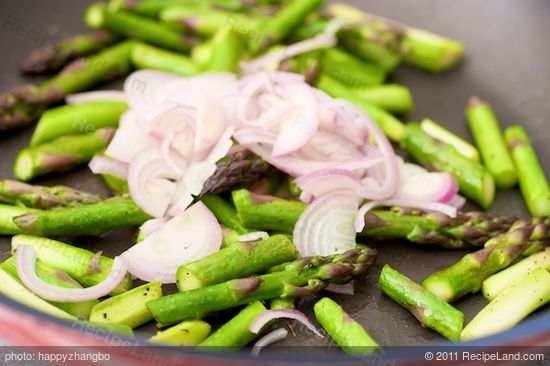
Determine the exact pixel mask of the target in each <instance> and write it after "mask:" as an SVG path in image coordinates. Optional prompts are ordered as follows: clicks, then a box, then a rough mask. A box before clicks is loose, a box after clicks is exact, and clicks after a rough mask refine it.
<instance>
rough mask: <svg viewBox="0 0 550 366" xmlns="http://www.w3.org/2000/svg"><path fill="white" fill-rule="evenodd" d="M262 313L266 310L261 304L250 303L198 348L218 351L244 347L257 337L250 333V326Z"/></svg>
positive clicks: (257, 302)
mask: <svg viewBox="0 0 550 366" xmlns="http://www.w3.org/2000/svg"><path fill="white" fill-rule="evenodd" d="M264 311H266V308H265V306H263V305H262V303H261V302H259V301H255V302H253V303H251V304H250V305H248V306H247V307H245V308H244V309H243V310H241V311H240V312H239V313H238V314H237V315H236V316H235V317H234V318H232V319H231V320H229V321H228V322H227V323H225V324H224V325H222V327H221V328H220V329H218V330H217V331H215V332H214V333H212V334H211V335H210V336H209V337H208V338H206V339H205V340H204V341H202V342H201V343H200V344H199V345H198V347H199V348H207V349H212V350H215V351H219V350H223V349H235V348H239V347H244V346H246V345H247V344H248V343H250V342H252V340H253V339H254V338H256V337H257V336H258V335H257V334H254V333H252V332H251V331H250V325H251V324H252V322H253V321H254V320H255V319H256V318H257V317H258V315H260V314H261V313H263V312H264Z"/></svg>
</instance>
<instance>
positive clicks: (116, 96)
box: [65, 90, 126, 104]
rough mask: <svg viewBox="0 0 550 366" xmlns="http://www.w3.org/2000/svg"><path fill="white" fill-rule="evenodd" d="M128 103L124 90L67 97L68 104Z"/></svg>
mask: <svg viewBox="0 0 550 366" xmlns="http://www.w3.org/2000/svg"><path fill="white" fill-rule="evenodd" d="M102 100H104V101H121V102H125V101H126V95H125V94H124V92H123V91H122V90H99V91H91V92H85V93H77V94H69V95H67V96H66V97H65V102H66V103H67V104H81V103H88V102H96V101H102Z"/></svg>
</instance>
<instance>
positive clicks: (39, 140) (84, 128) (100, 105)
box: [30, 101, 128, 146]
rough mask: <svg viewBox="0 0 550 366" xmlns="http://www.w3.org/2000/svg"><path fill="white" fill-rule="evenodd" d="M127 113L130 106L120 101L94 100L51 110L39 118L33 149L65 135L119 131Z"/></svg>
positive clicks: (33, 137) (33, 138)
mask: <svg viewBox="0 0 550 366" xmlns="http://www.w3.org/2000/svg"><path fill="white" fill-rule="evenodd" d="M126 110H128V105H127V104H126V103H125V102H118V101H94V102H88V103H82V104H76V105H65V106H61V107H57V108H54V109H50V110H48V111H46V112H45V113H44V114H43V115H42V117H40V120H39V121H38V124H37V125H36V128H35V130H34V133H33V135H32V138H31V143H30V146H38V145H40V144H43V143H44V142H48V141H51V140H54V139H56V138H58V137H62V136H65V135H77V134H87V133H92V132H95V131H96V130H98V129H100V128H108V127H111V128H117V127H118V120H119V119H120V116H121V115H122V114H123V113H124V112H126Z"/></svg>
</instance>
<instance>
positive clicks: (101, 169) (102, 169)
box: [88, 156, 128, 179]
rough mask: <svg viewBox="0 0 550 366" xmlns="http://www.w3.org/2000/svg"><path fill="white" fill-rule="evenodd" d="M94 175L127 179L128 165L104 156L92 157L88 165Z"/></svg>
mask: <svg viewBox="0 0 550 366" xmlns="http://www.w3.org/2000/svg"><path fill="white" fill-rule="evenodd" d="M88 166H89V167H90V170H91V171H92V173H94V174H108V175H112V176H114V177H117V178H120V179H126V178H128V164H127V163H124V162H122V161H120V160H116V159H111V158H108V157H105V156H94V157H93V158H92V160H91V161H90V163H89V164H88Z"/></svg>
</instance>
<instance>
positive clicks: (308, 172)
mask: <svg viewBox="0 0 550 366" xmlns="http://www.w3.org/2000/svg"><path fill="white" fill-rule="evenodd" d="M106 96H108V97H109V98H113V94H112V93H110V94H109V93H108V94H106ZM94 97H95V98H101V95H100V94H98V95H95V96H94ZM124 97H125V100H126V101H127V102H128V105H129V108H130V109H129V110H128V112H126V113H125V114H124V115H123V117H122V118H121V120H120V127H119V129H118V130H117V133H116V135H115V137H114V138H113V140H112V142H111V144H110V145H109V147H108V149H107V151H106V152H105V156H102V157H96V158H95V159H94V160H93V161H92V162H91V163H90V168H91V169H92V171H93V172H94V173H97V174H111V175H115V176H117V177H120V178H124V179H127V180H128V186H129V190H130V195H131V197H132V199H133V200H134V201H135V202H136V204H138V205H139V206H140V207H141V208H142V209H143V210H144V211H145V212H147V213H148V214H150V215H151V216H153V217H154V219H152V220H150V221H149V222H147V223H146V224H145V225H144V226H143V228H142V231H143V233H144V234H145V239H144V240H143V241H142V242H140V243H139V244H136V245H135V246H133V247H132V248H130V249H129V250H128V251H126V252H125V253H124V254H123V255H122V256H123V257H124V258H125V259H126V260H127V261H128V268H129V271H130V272H131V273H132V274H133V275H134V276H136V277H138V278H140V279H142V280H144V281H152V280H161V281H162V282H164V283H174V282H175V275H176V270H177V268H178V266H180V265H182V264H184V263H187V262H189V261H193V260H197V259H199V258H202V257H204V256H207V255H209V254H211V253H213V252H215V251H217V250H219V248H220V245H221V241H222V231H221V228H220V225H219V223H218V222H217V220H216V218H215V217H214V215H213V214H212V213H211V212H210V211H209V210H208V208H207V207H206V206H204V205H203V204H202V203H201V202H200V201H199V202H196V203H194V204H193V202H194V201H195V197H196V196H197V195H198V194H199V193H200V192H201V190H202V186H203V185H204V183H205V181H206V180H207V179H208V178H209V177H210V176H211V175H212V174H213V173H214V171H215V169H216V162H217V161H218V160H220V159H222V158H223V157H224V156H226V155H227V153H228V152H229V151H230V149H249V150H251V151H252V152H254V153H255V154H257V155H259V156H261V157H262V158H263V159H265V160H266V161H268V162H269V163H270V164H272V165H273V166H275V167H276V168H278V169H279V170H281V171H282V172H284V173H286V174H288V175H290V176H292V177H295V178H297V179H296V183H297V185H298V187H299V188H300V189H301V190H302V194H301V196H300V199H301V200H303V201H305V202H308V203H309V204H310V205H309V206H308V208H307V209H306V210H305V212H304V213H303V215H302V216H301V217H300V219H299V221H298V223H297V224H296V228H295V231H294V242H295V244H296V246H297V247H298V249H299V251H300V253H301V254H302V255H303V256H309V255H329V254H333V253H336V252H341V251H345V250H348V249H350V248H353V247H354V246H355V236H356V232H359V231H361V230H362V229H363V226H364V220H363V218H364V215H365V213H366V212H367V211H368V210H370V209H371V208H373V207H375V206H387V205H397V206H403V207H411V208H418V209H423V210H432V211H439V212H442V213H444V214H447V215H449V216H454V215H456V209H457V207H460V206H461V205H462V204H463V199H462V197H460V196H458V195H457V192H458V185H457V183H456V181H455V179H454V178H453V177H452V176H450V175H448V174H444V173H429V172H427V171H426V170H424V169H423V168H421V167H419V166H417V165H413V164H408V163H404V162H403V161H402V160H401V159H400V158H398V157H396V155H395V152H394V150H393V148H392V146H391V144H390V143H389V142H388V140H387V139H386V137H385V136H384V135H383V134H382V132H381V131H380V129H379V128H378V127H377V126H376V124H374V123H373V121H372V120H371V119H370V118H369V117H368V116H367V115H366V114H365V113H364V112H363V111H362V110H361V109H360V108H358V107H356V106H354V105H352V104H351V103H349V102H347V101H344V100H339V99H333V98H331V97H330V96H328V95H327V94H325V93H323V92H321V91H319V90H317V89H315V88H313V87H311V86H310V85H308V84H307V83H306V82H305V80H304V77H303V76H302V75H299V74H292V73H285V72H271V73H270V72H260V73H256V74H253V75H248V76H245V77H244V78H242V79H240V80H238V79H237V78H236V77H235V76H234V75H233V74H225V73H224V74H203V75H200V76H196V77H191V78H183V77H178V76H175V75H171V74H166V73H162V72H157V71H137V72H135V73H134V74H132V75H131V76H130V77H129V78H128V79H127V80H126V83H125V85H124ZM75 102H78V99H77V100H76V101H75ZM363 202H366V203H365V204H364V205H363V206H361V205H362V204H363Z"/></svg>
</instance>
